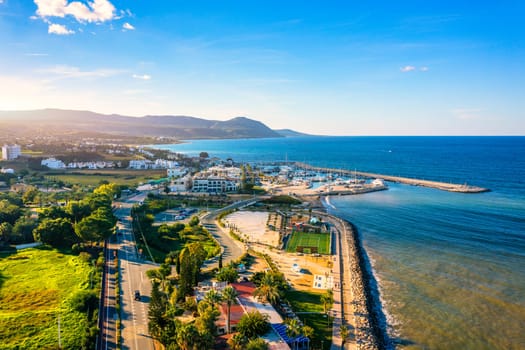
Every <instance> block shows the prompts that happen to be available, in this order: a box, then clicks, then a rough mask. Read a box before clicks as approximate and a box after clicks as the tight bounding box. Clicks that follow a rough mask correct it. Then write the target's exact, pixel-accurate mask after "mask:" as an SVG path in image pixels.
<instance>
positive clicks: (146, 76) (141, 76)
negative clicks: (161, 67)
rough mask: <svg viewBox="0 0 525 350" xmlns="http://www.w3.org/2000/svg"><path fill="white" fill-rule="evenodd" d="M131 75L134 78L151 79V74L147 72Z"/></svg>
mask: <svg viewBox="0 0 525 350" xmlns="http://www.w3.org/2000/svg"><path fill="white" fill-rule="evenodd" d="M132 77H133V78H135V79H140V80H150V79H151V75H148V74H144V75H138V74H133V75H132Z"/></svg>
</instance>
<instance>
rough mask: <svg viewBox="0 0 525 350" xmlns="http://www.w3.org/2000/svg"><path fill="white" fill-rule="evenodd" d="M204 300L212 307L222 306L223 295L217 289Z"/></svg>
mask: <svg viewBox="0 0 525 350" xmlns="http://www.w3.org/2000/svg"><path fill="white" fill-rule="evenodd" d="M204 300H205V301H207V302H208V303H209V304H210V305H213V306H217V304H220V303H221V301H222V295H221V293H219V292H217V291H216V290H215V289H211V290H210V291H209V292H208V293H206V295H205V296H204Z"/></svg>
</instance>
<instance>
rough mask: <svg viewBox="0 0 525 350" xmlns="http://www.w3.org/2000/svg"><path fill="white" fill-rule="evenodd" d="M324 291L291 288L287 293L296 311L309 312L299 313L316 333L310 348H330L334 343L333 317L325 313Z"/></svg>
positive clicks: (305, 323)
mask: <svg viewBox="0 0 525 350" xmlns="http://www.w3.org/2000/svg"><path fill="white" fill-rule="evenodd" d="M321 295H322V293H313V292H306V291H297V290H290V291H287V292H286V294H285V297H286V299H287V300H288V301H289V302H290V304H291V305H292V309H293V310H294V311H295V312H307V313H305V314H298V316H299V318H300V319H301V321H303V324H304V325H305V326H306V325H308V326H310V327H312V328H313V329H314V335H313V337H312V339H311V342H310V349H321V346H324V348H325V349H330V344H331V343H332V323H331V321H332V319H331V318H330V319H329V318H328V316H325V315H324V314H323V303H321Z"/></svg>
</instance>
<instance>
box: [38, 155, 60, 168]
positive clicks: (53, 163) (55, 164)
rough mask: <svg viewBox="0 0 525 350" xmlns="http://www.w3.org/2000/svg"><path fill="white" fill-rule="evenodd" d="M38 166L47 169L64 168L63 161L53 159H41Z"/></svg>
mask: <svg viewBox="0 0 525 350" xmlns="http://www.w3.org/2000/svg"><path fill="white" fill-rule="evenodd" d="M40 164H41V165H42V166H47V167H48V168H49V169H64V168H65V167H66V165H65V164H64V162H63V161H61V160H59V159H55V158H47V159H42V161H41V162H40Z"/></svg>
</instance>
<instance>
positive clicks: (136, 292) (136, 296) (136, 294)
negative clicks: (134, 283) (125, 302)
mask: <svg viewBox="0 0 525 350" xmlns="http://www.w3.org/2000/svg"><path fill="white" fill-rule="evenodd" d="M135 300H140V292H139V291H138V290H136V291H135Z"/></svg>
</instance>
